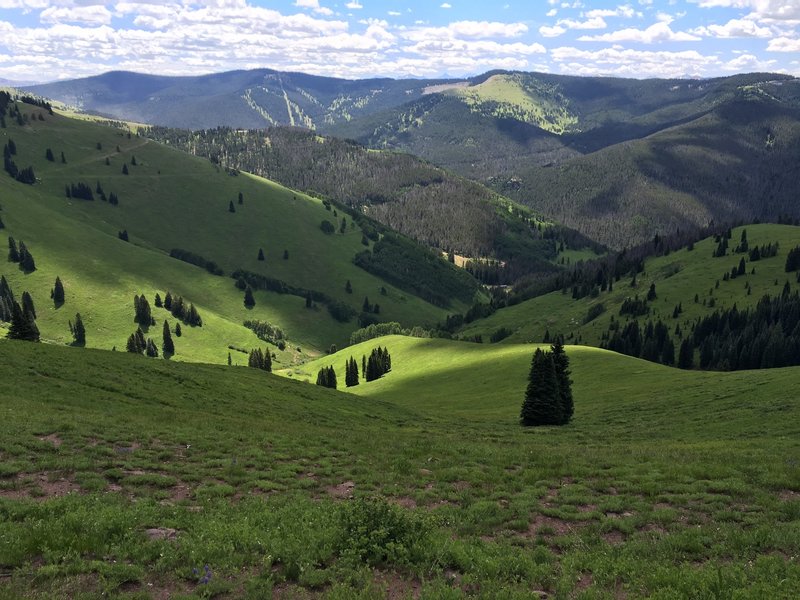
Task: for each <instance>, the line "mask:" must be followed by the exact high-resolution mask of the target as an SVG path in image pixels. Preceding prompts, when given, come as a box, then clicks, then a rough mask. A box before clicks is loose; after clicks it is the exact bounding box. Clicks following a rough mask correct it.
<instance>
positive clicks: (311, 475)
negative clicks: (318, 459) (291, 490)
mask: <svg viewBox="0 0 800 600" xmlns="http://www.w3.org/2000/svg"><path fill="white" fill-rule="evenodd" d="M297 478H298V479H310V480H311V481H318V480H319V475H317V474H316V473H310V472H309V473H298V474H297Z"/></svg>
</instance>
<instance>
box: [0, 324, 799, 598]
mask: <svg viewBox="0 0 800 600" xmlns="http://www.w3.org/2000/svg"><path fill="white" fill-rule="evenodd" d="M378 343H380V344H382V345H385V346H387V347H388V348H389V350H390V352H391V354H392V358H393V370H392V372H390V373H389V374H388V375H386V376H385V377H384V378H383V379H382V380H380V381H378V382H373V383H370V384H362V385H360V386H358V387H357V388H355V391H356V392H358V395H346V394H342V393H339V392H334V391H329V390H325V389H322V388H318V387H316V386H308V385H305V384H301V383H299V382H291V381H286V380H282V379H280V378H277V377H275V376H271V375H267V374H264V373H261V372H258V371H256V370H253V369H242V368H226V367H217V366H205V365H191V366H190V365H181V364H170V363H166V362H155V361H150V360H147V359H144V358H141V357H135V356H129V355H127V354H110V353H101V352H97V351H80V350H71V349H65V348H57V347H52V346H43V345H32V344H24V343H15V342H3V343H0V356H2V361H0V407H2V410H3V414H4V419H3V421H2V423H1V424H0V432H2V436H0V453H2V456H3V469H2V473H0V531H1V532H2V535H0V565H2V566H3V572H5V573H8V574H9V575H10V577H8V578H5V579H4V585H5V587H6V589H7V590H8V591H9V592H10V593H11V595H12V596H13V595H15V594H19V595H24V596H25V597H52V596H71V595H74V594H75V593H76V592H77V591H80V592H82V593H83V594H84V597H89V598H92V597H99V596H100V595H101V594H103V593H105V594H107V595H112V596H115V597H128V598H132V597H140V598H141V597H151V596H155V595H157V594H164V593H166V592H169V593H172V594H181V593H182V594H187V595H189V597H204V596H208V595H211V594H222V595H223V597H225V595H227V596H233V597H243V596H245V597H253V598H256V597H263V596H264V595H267V596H269V595H270V594H271V593H273V592H277V593H282V594H288V595H290V596H292V595H298V596H303V595H321V596H324V597H331V598H353V597H362V598H374V597H394V596H392V594H395V595H396V594H397V593H400V595H401V596H403V595H412V594H414V593H416V592H414V590H419V591H420V592H421V594H422V597H425V598H451V597H464V596H467V595H468V594H473V595H474V594H476V593H478V594H484V595H488V596H496V595H497V594H499V593H502V594H504V596H505V597H508V598H527V597H530V595H531V593H532V592H534V591H544V592H547V593H548V594H550V595H553V596H555V597H571V596H582V597H608V596H615V595H620V594H624V595H626V596H627V597H629V598H638V597H653V596H654V595H659V594H660V596H661V597H687V596H691V595H693V594H694V595H695V596H698V597H731V596H734V595H736V596H737V597H743V598H758V597H775V598H791V597H795V596H796V595H797V594H798V593H799V592H800V588H798V584H797V582H798V581H800V570H799V569H800V566H798V564H797V559H796V556H797V554H798V552H800V545H798V540H800V529H798V528H800V497H799V496H798V493H800V473H798V469H797V464H796V462H795V461H794V460H793V457H794V456H795V455H796V453H797V450H798V446H797V439H798V434H800V430H798V427H797V423H798V422H800V420H798V417H800V404H798V402H797V399H796V398H795V397H794V394H793V392H792V390H793V389H794V388H795V387H796V386H797V383H798V373H800V371H798V370H797V369H778V370H770V371H759V372H748V373H733V374H716V373H684V372H678V371H675V370H673V369H667V368H664V367H659V366H656V365H652V364H648V363H644V362H642V361H638V360H634V359H630V358H626V357H622V356H619V355H614V354H612V353H608V352H603V351H600V350H596V349H589V348H575V347H569V348H568V352H569V355H570V357H571V359H572V367H573V373H574V375H573V377H574V379H575V386H574V389H575V397H576V419H575V421H574V423H573V424H571V425H569V426H568V427H566V428H561V429H551V428H544V429H536V430H522V429H520V428H519V427H518V426H517V424H516V418H517V414H518V410H519V405H520V403H521V394H522V390H523V389H524V385H525V376H526V373H527V368H528V362H529V360H530V356H531V351H532V349H533V347H532V346H530V345H522V346H509V345H506V346H502V345H499V346H492V347H490V348H488V349H487V348H482V347H480V346H477V345H473V344H465V343H457V342H450V341H443V340H422V339H412V338H402V337H389V338H384V339H381V340H372V341H371V342H367V343H366V344H364V345H363V350H365V351H366V350H367V349H369V348H371V347H374V345H377V344H378ZM361 349H362V348H361V347H356V348H353V349H352V350H353V351H354V352H356V351H358V350H361ZM349 350H350V349H348V351H349ZM340 354H341V356H340V355H337V356H335V357H331V358H330V359H324V360H323V361H320V362H319V363H317V365H320V364H324V362H325V361H327V360H332V361H334V362H335V363H336V364H337V365H338V364H339V362H340V361H341V360H343V358H344V356H345V355H348V356H349V353H348V352H343V353H340ZM317 365H314V366H317ZM295 376H297V375H295ZM445 390H446V393H442V392H443V391H445ZM359 396H361V397H359ZM68 491H71V492H72V493H69V494H67V493H66V492H68ZM350 495H354V496H355V497H357V498H361V497H368V496H369V497H372V496H381V497H385V498H388V499H389V501H390V502H391V503H394V504H395V505H397V507H395V508H392V506H391V504H389V505H388V507H389V508H387V511H388V512H387V513H385V515H384V516H383V517H381V516H378V515H377V513H369V512H366V513H365V512H364V511H365V510H367V509H366V508H365V505H363V504H360V503H358V502H344V503H343V502H339V501H337V499H342V498H346V497H347V496H350ZM379 506H380V504H379ZM368 514H372V517H369V518H373V519H377V521H375V520H373V521H369V519H368V518H367V516H366V515H368ZM386 515H393V516H391V517H388V516H386ZM365 518H367V520H366V521H365V520H363V519H365ZM353 519H355V520H356V522H360V523H362V525H364V526H366V527H367V530H368V531H369V530H371V529H370V527H375V526H376V525H379V524H381V523H382V524H383V525H384V526H386V527H391V528H392V529H391V530H392V531H394V532H395V533H394V534H396V535H398V536H399V537H398V538H396V539H397V542H396V545H395V546H394V550H392V553H391V554H390V555H389V558H385V559H384V560H382V561H379V562H378V563H377V566H376V568H365V567H364V563H363V562H362V561H356V562H352V556H353V554H352V553H353V552H356V553H358V552H360V551H361V550H362V549H363V548H362V547H361V546H360V545H359V544H360V542H359V541H358V540H359V538H358V537H357V536H356V537H355V538H354V537H353V536H352V535H351V534H349V533H348V530H347V529H346V523H348V522H352V521H353ZM415 523H418V524H422V526H423V531H424V534H423V535H422V537H418V536H417V535H416V534H414V535H412V534H411V533H409V532H411V531H415V529H414V528H415V527H416V525H414V524H415ZM776 524H777V526H776ZM376 540H380V538H376ZM376 543H377V544H378V545H379V547H381V546H380V544H382V543H383V542H380V541H376ZM365 560H367V559H365ZM204 565H208V569H209V570H210V572H211V573H212V574H213V577H212V578H211V580H210V581H203V578H202V575H203V573H204V572H205V571H204ZM195 569H196V570H197V571H195ZM390 589H391V590H392V591H391V592H390V591H389V590H390Z"/></svg>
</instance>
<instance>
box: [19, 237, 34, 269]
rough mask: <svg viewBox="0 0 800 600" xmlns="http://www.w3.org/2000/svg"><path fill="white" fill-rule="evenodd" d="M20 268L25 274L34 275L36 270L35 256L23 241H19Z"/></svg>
mask: <svg viewBox="0 0 800 600" xmlns="http://www.w3.org/2000/svg"><path fill="white" fill-rule="evenodd" d="M19 268H20V269H22V270H23V271H24V272H25V273H33V272H34V271H35V270H36V262H35V261H34V260H33V255H32V254H31V253H30V251H29V250H28V247H27V246H26V245H25V242H23V241H22V240H20V241H19Z"/></svg>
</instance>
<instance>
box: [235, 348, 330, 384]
mask: <svg viewBox="0 0 800 600" xmlns="http://www.w3.org/2000/svg"><path fill="white" fill-rule="evenodd" d="M247 366H248V367H253V368H254V369H263V370H264V371H270V372H271V371H272V355H271V354H270V352H269V348H267V349H266V350H263V351H262V350H261V348H256V349H255V350H251V351H250V357H249V358H248V359H247ZM334 387H336V386H334Z"/></svg>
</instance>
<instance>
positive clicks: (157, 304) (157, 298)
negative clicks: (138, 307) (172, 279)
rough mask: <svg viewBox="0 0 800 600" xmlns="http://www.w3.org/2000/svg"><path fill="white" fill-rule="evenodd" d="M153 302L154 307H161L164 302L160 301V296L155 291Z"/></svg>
mask: <svg viewBox="0 0 800 600" xmlns="http://www.w3.org/2000/svg"><path fill="white" fill-rule="evenodd" d="M153 304H155V305H156V308H161V307H163V306H164V303H163V302H162V301H161V296H160V295H159V293H158V292H156V297H155V299H154V300H153Z"/></svg>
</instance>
